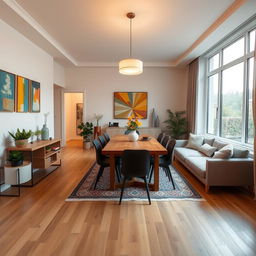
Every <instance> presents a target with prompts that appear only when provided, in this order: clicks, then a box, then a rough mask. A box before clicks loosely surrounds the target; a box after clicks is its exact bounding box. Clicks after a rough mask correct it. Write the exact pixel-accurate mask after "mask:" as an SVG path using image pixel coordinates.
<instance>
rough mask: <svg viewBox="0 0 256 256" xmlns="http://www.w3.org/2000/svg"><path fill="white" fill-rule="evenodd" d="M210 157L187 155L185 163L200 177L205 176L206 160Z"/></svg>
mask: <svg viewBox="0 0 256 256" xmlns="http://www.w3.org/2000/svg"><path fill="white" fill-rule="evenodd" d="M208 159H211V158H210V157H187V158H186V159H185V163H186V164H187V166H188V167H189V168H190V169H192V170H193V172H194V173H195V174H196V175H198V176H199V177H201V178H205V177H206V161H207V160H208Z"/></svg>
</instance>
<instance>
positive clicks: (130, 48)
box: [130, 19, 132, 58]
mask: <svg viewBox="0 0 256 256" xmlns="http://www.w3.org/2000/svg"><path fill="white" fill-rule="evenodd" d="M131 57H132V19H130V58H131Z"/></svg>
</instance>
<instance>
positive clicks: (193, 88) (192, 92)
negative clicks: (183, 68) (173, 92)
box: [187, 58, 199, 133]
mask: <svg viewBox="0 0 256 256" xmlns="http://www.w3.org/2000/svg"><path fill="white" fill-rule="evenodd" d="M198 71H199V58H197V59H195V60H194V61H192V62H191V63H189V66H188V91H187V119H188V132H192V133H194V132H195V129H196V101H197V83H198Z"/></svg>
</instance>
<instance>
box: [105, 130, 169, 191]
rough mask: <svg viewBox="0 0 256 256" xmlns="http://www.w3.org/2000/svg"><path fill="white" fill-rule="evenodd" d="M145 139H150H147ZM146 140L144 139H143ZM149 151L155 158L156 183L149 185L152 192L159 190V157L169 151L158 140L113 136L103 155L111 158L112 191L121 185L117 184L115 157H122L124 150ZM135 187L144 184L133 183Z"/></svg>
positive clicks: (142, 136)
mask: <svg viewBox="0 0 256 256" xmlns="http://www.w3.org/2000/svg"><path fill="white" fill-rule="evenodd" d="M144 137H148V138H147V139H145V138H144ZM143 138H144V139H143ZM126 149H132V150H148V151H149V153H150V154H151V155H152V156H153V157H154V182H153V183H152V184H151V183H150V184H149V188H150V190H153V191H158V190H159V156H160V155H166V154H167V150H166V148H165V147H163V146H162V145H161V144H160V143H159V142H158V141H157V139H156V138H154V137H150V136H146V135H141V136H140V137H139V139H138V140H137V141H129V140H128V136H127V135H116V136H113V137H112V138H111V139H110V141H109V142H108V143H107V144H106V145H105V147H104V148H103V149H102V154H103V155H107V156H109V158H110V190H115V189H116V188H118V187H120V186H121V184H116V182H115V168H116V166H115V157H117V156H122V154H123V152H124V150H126ZM133 184H134V185H141V184H142V182H139V181H133Z"/></svg>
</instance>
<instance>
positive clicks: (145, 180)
mask: <svg viewBox="0 0 256 256" xmlns="http://www.w3.org/2000/svg"><path fill="white" fill-rule="evenodd" d="M143 179H144V182H145V186H146V190H147V195H148V201H149V204H151V200H150V194H149V188H148V182H147V179H146V177H144V178H143Z"/></svg>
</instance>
